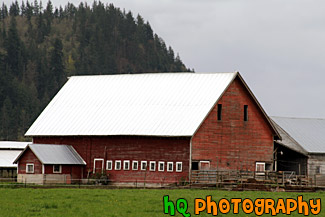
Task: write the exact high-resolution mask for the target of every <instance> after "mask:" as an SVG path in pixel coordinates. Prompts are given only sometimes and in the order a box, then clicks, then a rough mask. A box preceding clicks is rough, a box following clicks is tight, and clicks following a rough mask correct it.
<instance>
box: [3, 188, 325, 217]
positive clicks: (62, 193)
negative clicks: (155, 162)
mask: <svg viewBox="0 0 325 217" xmlns="http://www.w3.org/2000/svg"><path fill="white" fill-rule="evenodd" d="M164 195H169V197H170V198H169V199H170V200H173V201H176V200H177V199H178V198H185V199H186V200H187V201H188V212H189V213H191V216H197V215H195V214H194V199H195V198H203V199H205V197H206V196H207V195H211V196H212V199H213V200H214V201H218V200H220V199H221V198H227V199H230V198H242V199H244V198H251V199H255V198H275V199H276V198H284V199H286V198H297V196H298V195H303V199H304V200H308V199H311V198H321V200H323V201H324V199H325V193H323V192H317V193H286V192H279V193H273V192H254V191H245V192H235V191H218V190H190V189H182V190H164V189H159V190H152V189H62V188H61V189H31V188H18V189H5V188H2V189H0V216H1V217H2V216H4V217H10V216H19V217H20V216H56V217H58V216H114V217H123V216H128V217H129V216H130V217H132V216H137V217H154V216H170V215H167V214H164V211H163V210H164V209H163V196H164ZM322 208H324V206H322ZM239 210H240V211H241V209H239ZM176 216H183V215H180V214H178V213H176ZM199 216H212V214H207V213H206V212H204V213H203V212H202V213H201V214H200V215H199ZM218 216H238V217H247V216H256V215H255V214H254V213H252V214H244V213H243V212H240V214H239V215H234V214H232V211H231V212H230V213H228V214H220V213H219V214H218ZM262 216H271V215H270V214H268V215H266V214H264V215H262ZM277 216H288V215H284V214H278V215H277ZM290 216H304V215H303V214H298V213H297V211H296V212H294V213H292V214H291V215H290ZM310 216H313V215H310ZM318 216H325V211H324V214H323V212H321V213H320V214H319V215H318Z"/></svg>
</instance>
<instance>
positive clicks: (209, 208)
mask: <svg viewBox="0 0 325 217" xmlns="http://www.w3.org/2000/svg"><path fill="white" fill-rule="evenodd" d="M188 208H189V205H188V201H187V200H186V199H184V198H179V199H177V200H176V203H175V202H173V201H171V200H170V199H169V196H168V195H165V196H164V197H163V209H164V214H167V215H170V216H175V214H176V212H178V213H179V214H181V215H183V216H184V217H190V216H191V213H190V212H189V211H188ZM295 211H297V212H298V214H301V215H302V216H310V215H318V214H319V213H320V212H321V199H320V198H317V199H310V200H307V201H305V200H304V199H303V196H298V197H297V199H294V198H287V199H283V198H279V199H277V200H274V199H271V198H265V199H264V198H257V199H255V200H252V199H249V198H245V199H241V198H232V199H230V200H228V199H225V198H222V199H220V200H219V201H214V200H213V199H212V196H207V197H206V198H205V199H202V198H195V199H194V215H200V214H201V213H202V212H206V213H207V214H211V215H212V216H217V215H218V214H239V213H240V212H241V213H244V214H251V213H254V214H255V215H256V216H261V215H263V214H271V216H276V215H278V214H286V215H291V214H292V213H293V212H295Z"/></svg>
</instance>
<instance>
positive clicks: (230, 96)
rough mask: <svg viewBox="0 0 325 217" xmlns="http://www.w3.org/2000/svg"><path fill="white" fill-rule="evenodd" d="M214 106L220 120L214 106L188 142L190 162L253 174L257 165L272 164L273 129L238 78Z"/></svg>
mask: <svg viewBox="0 0 325 217" xmlns="http://www.w3.org/2000/svg"><path fill="white" fill-rule="evenodd" d="M218 104H222V120H220V121H218V105H215V107H214V108H213V110H212V111H211V113H210V114H209V115H208V117H207V118H206V120H205V121H204V122H203V124H202V125H201V127H200V128H199V130H198V131H197V132H196V134H195V136H194V137H193V139H192V160H193V161H199V160H209V161H211V162H210V164H211V169H219V170H250V171H254V170H255V163H256V162H257V161H262V162H269V163H272V159H273V134H274V132H273V129H272V128H271V127H270V125H269V124H268V122H267V120H266V118H265V117H264V115H263V113H262V112H261V111H260V109H259V107H258V105H257V104H256V103H255V101H254V100H253V98H252V97H251V96H250V94H249V92H248V91H247V89H246V88H245V86H244V85H243V84H242V82H241V81H240V79H239V78H238V77H237V78H236V79H235V80H234V81H233V82H232V83H231V84H230V85H229V87H228V89H227V90H226V92H225V93H224V95H223V96H222V97H221V99H220V100H219V102H218ZM244 105H248V121H244ZM217 161H218V163H217Z"/></svg>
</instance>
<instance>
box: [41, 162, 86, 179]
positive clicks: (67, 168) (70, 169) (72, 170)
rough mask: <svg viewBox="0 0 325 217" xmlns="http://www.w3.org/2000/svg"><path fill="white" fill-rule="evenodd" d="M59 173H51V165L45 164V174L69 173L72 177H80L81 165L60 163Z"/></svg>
mask: <svg viewBox="0 0 325 217" xmlns="http://www.w3.org/2000/svg"><path fill="white" fill-rule="evenodd" d="M61 166H62V169H61V173H53V165H45V174H70V175H71V177H72V179H81V178H82V176H81V174H82V172H83V167H84V166H81V165H61Z"/></svg>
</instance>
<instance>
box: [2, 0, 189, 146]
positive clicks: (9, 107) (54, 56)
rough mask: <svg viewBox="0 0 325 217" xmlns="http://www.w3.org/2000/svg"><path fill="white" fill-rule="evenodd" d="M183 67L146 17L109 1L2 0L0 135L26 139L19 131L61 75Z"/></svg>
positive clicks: (60, 80)
mask: <svg viewBox="0 0 325 217" xmlns="http://www.w3.org/2000/svg"><path fill="white" fill-rule="evenodd" d="M184 71H193V70H190V69H188V68H186V66H185V65H184V64H183V62H182V61H181V59H180V57H179V56H178V55H175V53H174V51H173V49H172V48H171V47H167V46H166V44H165V42H164V41H163V40H162V39H161V38H160V37H159V36H158V35H157V34H155V33H154V32H153V30H152V28H151V26H150V24H149V23H148V22H146V21H145V20H144V19H143V18H142V17H141V16H140V15H137V16H134V15H133V14H132V13H131V12H126V11H125V10H121V9H119V8H117V7H115V6H114V5H113V4H103V3H101V2H96V1H95V2H93V4H92V5H91V6H89V5H87V4H86V3H80V4H79V5H78V6H75V5H73V4H71V3H68V4H67V5H65V6H63V7H62V6H60V7H58V8H57V7H54V6H53V4H52V3H51V1H48V2H47V3H46V5H43V4H42V2H38V1H37V0H35V1H34V2H29V1H22V2H21V3H20V4H19V3H18V2H17V1H15V2H13V3H12V4H11V5H8V6H7V5H5V4H4V3H3V4H2V5H0V140H26V138H24V133H25V132H26V130H27V129H28V128H29V126H30V125H31V124H32V123H33V121H34V120H35V119H36V118H37V116H38V115H39V114H40V113H41V111H42V110H43V109H44V108H45V106H46V105H47V104H48V103H49V101H50V100H51V98H52V97H53V96H54V95H55V94H56V93H57V91H58V90H59V89H60V88H61V87H62V85H63V84H64V83H65V82H66V81H67V78H68V77H69V76H73V75H93V74H94V75H104V74H125V73H127V74H129V73H143V72H184ZM27 139H28V138H27Z"/></svg>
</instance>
